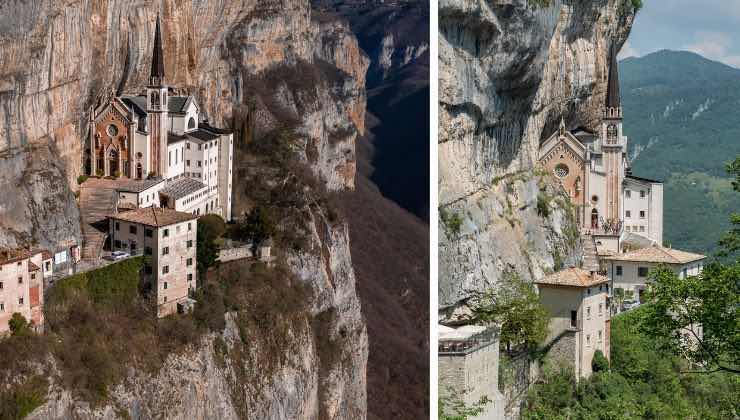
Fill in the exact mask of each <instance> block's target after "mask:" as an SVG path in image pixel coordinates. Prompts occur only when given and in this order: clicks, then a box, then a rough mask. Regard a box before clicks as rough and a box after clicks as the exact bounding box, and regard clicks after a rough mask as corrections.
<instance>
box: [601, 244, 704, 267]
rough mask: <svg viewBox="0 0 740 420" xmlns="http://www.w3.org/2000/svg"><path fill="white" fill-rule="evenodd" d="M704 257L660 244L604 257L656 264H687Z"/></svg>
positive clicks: (612, 259)
mask: <svg viewBox="0 0 740 420" xmlns="http://www.w3.org/2000/svg"><path fill="white" fill-rule="evenodd" d="M704 258H706V256H704V255H701V254H693V253H691V252H686V251H680V250H678V249H672V248H664V247H662V246H651V247H647V248H641V249H638V250H635V251H632V252H628V253H626V254H618V255H614V256H609V257H606V259H608V260H611V261H633V262H649V263H658V264H659V263H664V264H687V263H690V262H694V261H699V260H703V259H704Z"/></svg>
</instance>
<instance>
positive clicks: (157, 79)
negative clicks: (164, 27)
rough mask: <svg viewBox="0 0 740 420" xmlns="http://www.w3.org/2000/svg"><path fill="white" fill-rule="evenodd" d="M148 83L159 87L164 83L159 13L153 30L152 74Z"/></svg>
mask: <svg viewBox="0 0 740 420" xmlns="http://www.w3.org/2000/svg"><path fill="white" fill-rule="evenodd" d="M149 83H150V84H151V85H153V86H159V85H162V84H163V83H164V53H163V52H162V34H161V33H160V30H159V13H157V26H156V29H155V30H154V50H153V51H152V73H151V75H150V76H149Z"/></svg>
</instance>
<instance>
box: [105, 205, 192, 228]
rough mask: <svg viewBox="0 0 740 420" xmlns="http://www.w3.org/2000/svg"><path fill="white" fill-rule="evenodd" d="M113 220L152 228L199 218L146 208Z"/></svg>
mask: <svg viewBox="0 0 740 420" xmlns="http://www.w3.org/2000/svg"><path fill="white" fill-rule="evenodd" d="M111 218H113V219H116V220H122V221H124V222H132V223H139V224H142V225H147V226H152V227H162V226H168V225H172V224H175V223H180V222H185V221H188V220H194V219H197V216H195V215H193V214H190V213H183V212H181V211H175V210H172V209H167V208H160V207H144V208H139V209H136V210H131V211H127V212H124V213H119V214H117V215H115V216H111Z"/></svg>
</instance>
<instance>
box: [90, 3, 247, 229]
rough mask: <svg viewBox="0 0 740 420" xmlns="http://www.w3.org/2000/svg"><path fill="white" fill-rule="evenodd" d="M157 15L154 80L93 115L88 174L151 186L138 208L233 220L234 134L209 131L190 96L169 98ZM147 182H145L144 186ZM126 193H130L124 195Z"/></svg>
mask: <svg viewBox="0 0 740 420" xmlns="http://www.w3.org/2000/svg"><path fill="white" fill-rule="evenodd" d="M170 93H171V91H170V88H169V87H168V86H167V84H166V78H165V71H164V53H163V51H162V36H161V33H160V21H159V17H158V18H157V23H156V29H155V36H154V48H153V57H152V67H151V75H150V77H149V84H148V86H147V87H146V90H145V91H144V92H142V93H141V94H136V95H122V96H117V97H114V98H112V99H111V100H110V101H109V102H108V103H104V104H101V105H100V106H98V107H97V108H96V109H93V110H92V112H91V113H90V121H89V122H90V127H91V129H90V138H89V139H88V143H89V144H88V156H87V160H86V165H87V167H88V172H89V174H90V175H91V176H97V177H101V178H103V177H107V178H113V179H121V180H127V181H128V180H131V181H142V182H141V185H134V186H133V187H132V185H133V184H136V182H134V183H133V184H132V183H131V182H127V186H126V189H125V191H124V190H122V194H123V193H125V192H126V191H129V190H134V191H135V192H141V191H143V190H149V189H152V187H151V185H149V184H152V181H161V182H158V183H157V185H158V186H157V187H156V188H154V189H156V191H154V189H153V190H152V191H154V192H153V193H154V194H155V195H156V196H155V197H146V198H147V199H146V200H143V199H142V200H139V201H138V202H136V203H133V204H135V206H136V207H144V206H146V205H147V204H148V203H151V204H148V205H159V206H161V207H167V208H171V209H174V210H177V211H183V212H187V213H191V214H193V215H196V216H197V215H202V214H207V213H215V214H219V215H221V216H222V217H224V218H225V219H226V220H230V219H231V191H232V170H233V134H232V132H231V131H229V130H224V129H220V128H216V127H213V126H211V125H210V124H209V123H208V121H207V120H205V119H204V118H203V117H202V113H201V110H200V108H199V105H198V102H197V100H196V99H195V97H194V96H192V95H187V96H179V95H171V94H170ZM144 181H146V183H145V182H144ZM129 192H130V191H129Z"/></svg>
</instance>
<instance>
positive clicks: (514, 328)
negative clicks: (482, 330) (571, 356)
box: [470, 273, 549, 352]
mask: <svg viewBox="0 0 740 420" xmlns="http://www.w3.org/2000/svg"><path fill="white" fill-rule="evenodd" d="M470 303H471V307H472V308H473V314H474V316H475V319H476V321H478V322H479V323H484V324H488V323H498V324H499V325H500V327H501V344H502V345H505V346H506V350H507V351H509V352H511V351H512V348H514V347H520V346H521V347H522V348H523V349H526V350H533V349H534V348H536V347H537V345H538V344H540V343H541V342H542V341H544V339H545V337H546V336H547V326H548V322H549V316H548V313H547V310H546V309H545V307H544V306H542V304H541V303H540V299H539V296H538V295H537V292H536V291H535V288H534V286H533V285H532V284H531V283H528V282H526V281H524V280H523V279H522V278H521V277H519V276H518V275H517V274H514V273H507V274H506V275H504V278H503V281H502V282H501V283H500V284H499V285H498V286H497V287H496V288H495V289H488V290H486V291H484V292H482V293H477V294H475V295H474V296H473V298H472V299H471V302H470Z"/></svg>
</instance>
